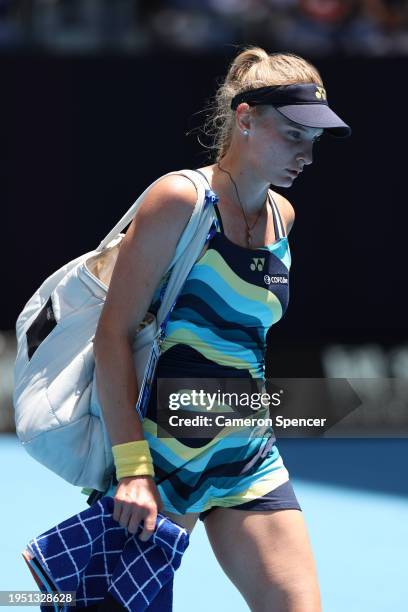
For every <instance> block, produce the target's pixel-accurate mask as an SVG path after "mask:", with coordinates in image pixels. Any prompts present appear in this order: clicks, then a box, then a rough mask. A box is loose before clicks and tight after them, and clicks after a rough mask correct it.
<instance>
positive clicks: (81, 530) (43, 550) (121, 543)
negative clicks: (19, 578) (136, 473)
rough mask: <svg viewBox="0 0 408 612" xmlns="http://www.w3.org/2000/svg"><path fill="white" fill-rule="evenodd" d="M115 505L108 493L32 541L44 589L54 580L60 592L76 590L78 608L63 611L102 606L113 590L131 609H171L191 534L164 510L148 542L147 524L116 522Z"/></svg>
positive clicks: (139, 611) (131, 611)
mask: <svg viewBox="0 0 408 612" xmlns="http://www.w3.org/2000/svg"><path fill="white" fill-rule="evenodd" d="M113 505H114V501H113V499H112V497H110V496H105V497H102V499H100V500H99V501H97V502H95V503H94V504H93V505H92V506H91V507H90V508H88V509H87V510H84V511H83V512H80V513H79V514H76V515H75V516H73V517H71V518H69V519H67V520H66V521H63V522H62V523H59V524H58V525H56V526H55V527H53V528H52V529H49V530H48V531H46V532H45V533H43V534H41V535H40V536H38V537H37V538H34V539H33V540H31V541H30V543H29V544H28V546H27V549H28V551H29V552H30V553H31V554H32V555H34V561H37V562H38V564H39V565H40V566H41V569H42V571H43V573H44V574H45V577H46V580H38V584H42V585H43V588H41V590H42V591H43V592H47V591H48V590H49V584H51V585H54V587H55V590H57V591H75V592H76V607H75V606H71V607H69V608H68V607H66V608H64V607H62V608H58V607H57V608H56V609H57V610H58V609H60V610H65V609H66V610H69V611H73V610H75V609H77V608H83V607H85V606H89V605H92V604H97V603H100V602H101V601H102V600H103V599H104V597H105V595H106V594H107V593H109V594H110V595H111V596H112V597H114V598H115V599H116V600H117V601H118V602H119V603H120V604H121V605H122V606H123V607H124V608H126V609H127V610H129V612H142V611H143V610H147V611H148V612H170V611H171V610H172V609H173V577H174V572H175V571H176V570H177V569H178V567H179V566H180V563H181V559H182V556H183V553H184V551H185V550H186V548H187V546H188V545H189V534H188V532H187V531H186V530H185V529H184V528H183V527H181V526H180V525H177V523H174V522H173V521H171V520H170V519H168V518H167V517H165V516H164V515H162V514H158V517H157V521H156V528H155V531H154V532H153V534H152V536H151V537H150V538H149V540H148V541H147V542H142V541H141V540H139V538H138V536H139V535H140V533H141V532H142V530H143V529H142V526H141V525H140V524H139V526H138V530H137V533H136V534H131V533H129V531H128V530H127V529H125V528H123V527H121V526H120V525H119V523H118V522H117V521H114V520H113V516H112V515H113ZM30 565H31V569H32V570H33V569H34V564H30ZM36 573H37V576H38V577H39V578H40V579H41V578H44V576H42V577H41V576H40V572H39V571H37V572H36ZM47 581H48V588H47ZM41 609H43V610H45V611H46V612H49V611H50V610H51V608H49V607H48V608H46V607H42V608H41Z"/></svg>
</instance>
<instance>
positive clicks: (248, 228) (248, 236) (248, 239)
mask: <svg viewBox="0 0 408 612" xmlns="http://www.w3.org/2000/svg"><path fill="white" fill-rule="evenodd" d="M217 166H218V168H219V169H220V170H221V172H224V173H225V174H228V176H229V178H230V181H231V183H232V184H233V185H234V188H235V193H236V194H237V198H238V202H239V203H240V206H241V210H242V214H243V216H244V220H245V225H246V243H247V246H248V247H250V246H251V244H252V236H251V232H252V230H253V229H254V227H255V225H256V224H257V223H258V221H259V219H260V216H261V214H262V212H263V209H264V207H262V208H261V209H260V210H259V213H258V216H257V218H256V219H255V223H254V224H253V225H252V227H251V226H250V225H249V223H248V219H247V217H246V214H245V210H244V206H243V204H242V202H241V198H240V197H239V193H238V187H237V185H236V183H235V181H234V179H233V178H232V176H231V173H230V172H228V170H226V169H225V168H222V167H221V165H220V162H217Z"/></svg>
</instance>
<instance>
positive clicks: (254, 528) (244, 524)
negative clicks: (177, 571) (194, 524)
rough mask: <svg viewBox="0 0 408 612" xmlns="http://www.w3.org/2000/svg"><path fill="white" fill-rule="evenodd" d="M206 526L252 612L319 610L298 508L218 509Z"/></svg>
mask: <svg viewBox="0 0 408 612" xmlns="http://www.w3.org/2000/svg"><path fill="white" fill-rule="evenodd" d="M204 524H205V528H206V531H207V535H208V538H209V541H210V543H211V546H212V548H213V551H214V553H215V556H216V558H217V560H218V562H219V563H220V565H221V567H222V569H223V570H224V572H225V573H226V574H227V576H228V577H229V578H230V580H231V581H232V582H233V584H234V585H235V586H236V587H237V588H238V590H239V591H240V592H241V594H242V596H243V597H244V598H245V600H246V602H247V604H248V606H249V607H250V609H251V610H252V611H253V612H321V605H320V595H319V587H318V582H317V573H316V566H315V562H314V559H313V554H312V550H311V546H310V541H309V537H308V534H307V530H306V525H305V521H304V518H303V514H302V512H300V511H299V510H292V509H290V510H268V511H264V512H260V511H252V510H235V509H231V508H216V509H215V510H213V511H212V512H211V513H210V514H209V515H208V516H207V517H206V519H205V522H204Z"/></svg>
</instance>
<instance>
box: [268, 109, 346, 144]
mask: <svg viewBox="0 0 408 612" xmlns="http://www.w3.org/2000/svg"><path fill="white" fill-rule="evenodd" d="M275 108H276V110H277V111H279V112H280V113H281V114H282V115H283V116H284V117H286V118H287V119H290V120H291V121H294V122H295V123H299V124H300V125H304V126H305V127H313V128H322V129H324V130H325V132H327V133H328V134H330V136H335V137H336V138H347V137H348V136H350V135H351V127H350V126H348V125H347V123H344V121H342V120H341V119H340V117H339V116H338V115H336V113H334V112H333V111H332V110H331V108H329V107H328V106H326V105H325V104H290V105H288V106H279V107H276V106H275Z"/></svg>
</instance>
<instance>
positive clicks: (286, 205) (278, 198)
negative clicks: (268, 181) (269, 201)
mask: <svg viewBox="0 0 408 612" xmlns="http://www.w3.org/2000/svg"><path fill="white" fill-rule="evenodd" d="M269 191H270V192H271V194H272V197H273V199H274V200H275V203H276V205H277V207H278V210H279V212H280V215H281V217H282V220H283V221H284V223H285V229H286V234H287V235H288V234H289V232H290V230H291V229H292V226H293V223H294V221H295V209H294V208H293V206H292V204H291V203H290V202H289V200H287V199H286V198H285V197H284V196H283V195H281V194H280V193H278V192H277V191H273V190H272V189H270V190H269Z"/></svg>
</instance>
